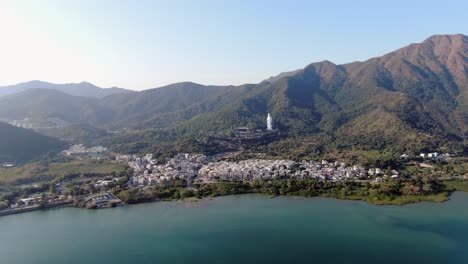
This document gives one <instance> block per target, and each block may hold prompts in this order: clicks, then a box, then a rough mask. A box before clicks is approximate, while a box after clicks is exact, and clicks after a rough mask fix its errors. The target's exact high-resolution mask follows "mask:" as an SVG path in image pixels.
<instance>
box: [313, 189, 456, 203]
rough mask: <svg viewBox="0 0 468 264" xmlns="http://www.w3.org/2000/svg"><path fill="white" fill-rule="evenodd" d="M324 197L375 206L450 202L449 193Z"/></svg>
mask: <svg viewBox="0 0 468 264" xmlns="http://www.w3.org/2000/svg"><path fill="white" fill-rule="evenodd" d="M322 196H323V197H329V198H337V199H344V200H359V201H366V202H368V203H371V204H375V205H404V204H410V203H417V202H423V201H425V202H435V203H441V202H445V201H447V200H448V197H449V193H448V192H442V193H439V194H432V195H402V196H386V197H375V196H368V195H364V196H361V195H345V196H333V195H322Z"/></svg>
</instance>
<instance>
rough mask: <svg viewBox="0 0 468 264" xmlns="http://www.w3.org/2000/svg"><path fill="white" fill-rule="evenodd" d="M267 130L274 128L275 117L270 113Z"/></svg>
mask: <svg viewBox="0 0 468 264" xmlns="http://www.w3.org/2000/svg"><path fill="white" fill-rule="evenodd" d="M267 130H273V118H271V115H270V113H268V117H267Z"/></svg>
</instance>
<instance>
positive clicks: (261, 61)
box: [0, 0, 468, 90]
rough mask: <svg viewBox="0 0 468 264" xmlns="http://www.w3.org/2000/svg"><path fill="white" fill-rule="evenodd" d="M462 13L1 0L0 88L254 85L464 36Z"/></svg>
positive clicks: (239, 0) (450, 7)
mask: <svg viewBox="0 0 468 264" xmlns="http://www.w3.org/2000/svg"><path fill="white" fill-rule="evenodd" d="M377 2H379V3H377ZM467 10H468V1H462V0H460V1H449V0H444V1H428V0H425V1H409V0H404V1H395V0H392V1H375V0H367V1H357V0H353V1H331V0H327V1H325V0H322V1H313V0H308V1H295V0H284V1H273V0H255V1H253V0H245V1H243V0H232V1H222V0H213V1H204V0H191V1H188V0H187V1H177V0H167V1H156V0H153V1H142V0H138V1H137V0H131V1H118V0H109V1H103V0H99V1H96V0H89V1H80V0H47V1H39V0H37V1H32V0H31V1H22V0H11V1H6V0H0V34H1V37H0V85H8V84H15V83H19V82H24V81H30V80H43V81H48V82H55V83H68V82H81V81H89V82H92V83H94V84H96V85H98V86H102V87H111V86H119V87H124V88H130V89H137V90H141V89H147V88H154V87H159V86H162V85H166V84H170V83H174V82H181V81H193V82H198V83H202V84H242V83H256V82H260V81H261V80H263V79H266V78H268V77H269V76H272V75H277V74H279V73H280V72H283V71H289V70H294V69H298V68H303V67H304V66H305V65H307V64H309V63H312V62H316V61H321V60H325V59H327V60H330V61H332V62H334V63H347V62H352V61H356V60H366V59H368V58H370V57H374V56H379V55H382V54H384V53H387V52H390V51H392V50H394V49H397V48H400V47H403V46H405V45H407V44H409V43H414V42H421V41H423V40H424V39H426V38H427V37H429V36H431V35H434V34H454V33H463V34H468V15H467Z"/></svg>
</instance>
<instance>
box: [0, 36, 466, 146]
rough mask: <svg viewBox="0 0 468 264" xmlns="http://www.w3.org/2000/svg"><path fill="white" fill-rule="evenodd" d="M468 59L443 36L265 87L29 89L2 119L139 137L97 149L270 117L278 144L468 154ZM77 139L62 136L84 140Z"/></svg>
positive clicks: (228, 128)
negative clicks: (89, 92) (96, 92)
mask: <svg viewBox="0 0 468 264" xmlns="http://www.w3.org/2000/svg"><path fill="white" fill-rule="evenodd" d="M467 58H468V37H467V36H464V35H460V34H459V35H437V36H433V37H430V38H428V39H427V40H425V41H423V42H422V43H418V44H411V45H409V46H407V47H404V48H401V49H399V50H396V51H394V52H391V53H388V54H385V55H383V56H381V57H376V58H372V59H369V60H367V61H364V62H353V63H349V64H344V65H335V64H333V63H332V62H329V61H323V62H318V63H312V64H310V65H308V66H307V67H305V68H304V69H300V70H296V71H291V72H287V73H282V74H280V75H278V76H276V77H271V78H269V79H267V80H265V81H263V82H261V83H259V84H248V85H241V86H205V85H200V84H195V83H189V82H186V83H177V84H173V85H169V86H166V87H161V88H157V89H151V90H146V91H142V92H135V93H120V94H113V95H110V96H107V97H105V98H102V99H94V98H84V97H76V96H71V95H65V94H62V93H59V92H56V91H53V92H51V91H48V90H30V91H27V93H26V92H25V93H21V94H15V95H10V96H7V97H4V98H1V99H0V118H7V119H11V118H14V119H20V118H26V117H34V116H40V117H42V118H44V117H59V118H61V119H63V120H65V121H68V122H71V123H81V124H86V125H89V126H93V127H98V128H99V129H107V130H119V131H122V129H125V128H127V129H130V130H133V131H134V132H132V133H126V134H125V133H124V134H122V133H119V134H115V135H114V134H113V135H109V134H106V133H94V132H93V134H94V135H97V136H94V137H95V138H94V139H93V141H94V142H98V141H99V140H102V141H101V142H104V143H107V144H108V145H109V146H112V145H113V144H118V145H119V149H122V150H128V151H130V150H132V151H134V150H136V149H141V148H146V147H150V148H151V147H152V146H154V145H155V144H161V143H162V142H175V141H179V142H180V141H184V140H194V139H195V140H207V138H208V136H207V135H210V134H212V133H213V132H215V133H218V134H220V133H221V134H222V133H225V134H226V135H228V134H229V133H230V132H232V130H233V129H234V128H235V127H244V126H246V127H249V128H252V129H265V125H266V124H265V121H266V116H267V113H271V115H272V117H273V119H274V126H275V128H276V129H277V131H279V133H280V136H279V137H278V138H277V140H296V141H301V140H304V139H306V138H308V139H311V140H310V141H313V142H315V143H314V144H319V145H322V148H331V149H335V150H345V149H346V150H349V149H361V150H385V151H387V150H388V151H392V152H404V151H411V152H417V151H423V150H428V151H429V150H434V149H440V150H441V151H452V152H463V153H467V137H468V103H467V102H468V72H467V69H468V59H467ZM21 102H27V103H21ZM87 130H88V131H92V130H93V129H87ZM96 131H98V130H96ZM96 131H95V132H96ZM62 132H63V131H62ZM73 132H74V131H70V130H69V131H68V132H66V130H65V132H64V133H56V135H60V137H61V138H67V136H70V137H71V136H72V134H75V135H74V136H75V137H76V136H77V135H76V134H77V133H73ZM67 133H68V134H67ZM86 133H88V132H84V131H83V132H82V133H80V134H82V135H86ZM101 135H102V136H101ZM127 144H129V145H127ZM174 144H175V143H174ZM130 145H131V146H130Z"/></svg>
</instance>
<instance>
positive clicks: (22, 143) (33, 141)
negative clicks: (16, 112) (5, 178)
mask: <svg viewBox="0 0 468 264" xmlns="http://www.w3.org/2000/svg"><path fill="white" fill-rule="evenodd" d="M66 147H67V144H66V143H65V142H62V141H59V140H57V139H55V138H51V137H47V136H44V135H41V134H39V133H36V132H34V131H32V130H28V129H24V128H19V127H15V126H11V125H9V124H6V123H3V122H0V164H1V163H4V162H14V163H23V162H26V161H30V160H34V159H39V158H42V157H44V156H46V155H48V154H54V153H58V152H59V151H61V150H64V149H66Z"/></svg>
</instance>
